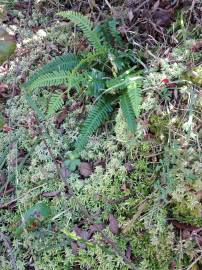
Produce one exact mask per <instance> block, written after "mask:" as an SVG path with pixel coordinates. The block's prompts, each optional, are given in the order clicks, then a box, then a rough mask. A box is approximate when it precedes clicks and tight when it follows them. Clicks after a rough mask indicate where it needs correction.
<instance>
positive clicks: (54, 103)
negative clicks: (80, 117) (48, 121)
mask: <svg viewBox="0 0 202 270" xmlns="http://www.w3.org/2000/svg"><path fill="white" fill-rule="evenodd" d="M63 105H64V100H63V93H61V92H56V93H54V94H53V95H52V97H51V99H50V102H49V106H48V112H47V117H48V118H49V117H51V116H53V115H54V114H55V113H56V112H57V111H58V110H60V109H61V108H62V107H63Z"/></svg>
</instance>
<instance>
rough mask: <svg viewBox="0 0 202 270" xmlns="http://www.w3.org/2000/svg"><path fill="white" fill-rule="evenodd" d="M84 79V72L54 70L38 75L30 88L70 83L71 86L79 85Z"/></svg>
mask: <svg viewBox="0 0 202 270" xmlns="http://www.w3.org/2000/svg"><path fill="white" fill-rule="evenodd" d="M83 79H84V74H77V73H71V72H66V71H62V70H61V71H54V72H51V73H47V74H44V75H42V76H40V77H38V78H37V79H36V80H35V81H33V82H32V84H30V85H29V90H34V89H37V88H41V87H50V86H59V85H61V84H65V85H67V84H69V88H72V87H74V86H75V87H76V88H77V87H78V84H79V83H80V82H81V81H82V80H83Z"/></svg>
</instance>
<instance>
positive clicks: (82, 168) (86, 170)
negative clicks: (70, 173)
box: [79, 162, 92, 177]
mask: <svg viewBox="0 0 202 270" xmlns="http://www.w3.org/2000/svg"><path fill="white" fill-rule="evenodd" d="M79 173H80V174H81V175H82V176H83V177H89V176H90V175H91V174H92V167H91V165H90V163H88V162H81V163H80V165H79Z"/></svg>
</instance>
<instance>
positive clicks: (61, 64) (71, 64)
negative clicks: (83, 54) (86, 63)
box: [23, 53, 80, 89]
mask: <svg viewBox="0 0 202 270" xmlns="http://www.w3.org/2000/svg"><path fill="white" fill-rule="evenodd" d="M79 62H80V59H79V57H78V56H76V55H74V54H72V53H69V54H67V55H62V56H57V57H56V58H54V59H53V60H52V61H50V62H49V63H48V64H46V65H44V66H43V67H42V68H40V69H39V70H37V71H36V72H35V73H34V74H33V75H32V76H30V78H29V80H28V81H27V82H26V83H25V84H24V85H23V87H24V88H27V89H28V88H29V87H30V86H31V85H32V84H33V82H34V81H36V80H37V79H38V78H39V77H41V76H42V75H44V74H46V73H52V72H59V71H69V70H72V69H73V68H75V67H76V66H77V65H78V64H79Z"/></svg>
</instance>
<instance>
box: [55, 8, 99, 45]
mask: <svg viewBox="0 0 202 270" xmlns="http://www.w3.org/2000/svg"><path fill="white" fill-rule="evenodd" d="M57 15H59V16H61V17H63V18H66V19H69V20H70V21H72V22H73V23H75V24H76V25H77V26H79V27H80V28H81V30H82V31H83V33H84V35H85V37H86V38H87V39H88V41H89V42H90V44H91V45H92V46H93V47H94V48H95V49H96V50H99V49H101V48H102V45H101V42H100V38H99V36H98V34H97V33H96V31H94V30H93V24H92V22H91V21H90V20H89V19H88V18H87V17H86V16H83V15H82V14H80V13H78V12H74V11H62V12H59V13H58V14H57Z"/></svg>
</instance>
